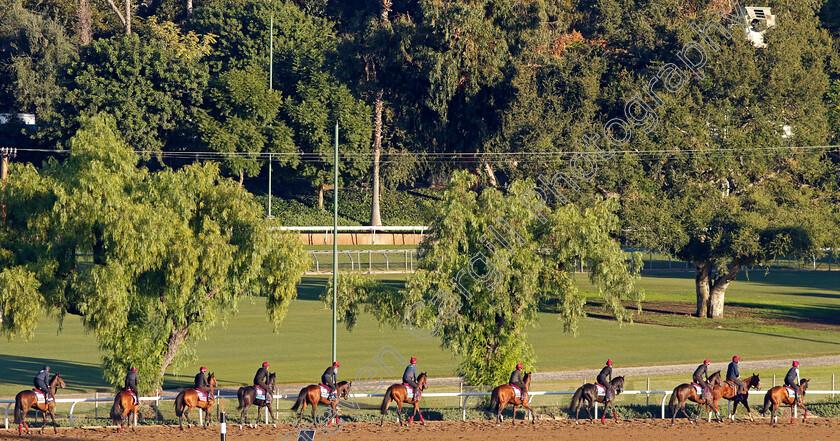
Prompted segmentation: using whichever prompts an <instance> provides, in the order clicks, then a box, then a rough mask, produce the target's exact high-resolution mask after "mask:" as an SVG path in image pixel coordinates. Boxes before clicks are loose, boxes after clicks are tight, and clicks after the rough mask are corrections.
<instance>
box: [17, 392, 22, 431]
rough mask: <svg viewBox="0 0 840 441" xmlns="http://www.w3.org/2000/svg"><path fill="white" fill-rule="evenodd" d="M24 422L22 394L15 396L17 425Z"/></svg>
mask: <svg viewBox="0 0 840 441" xmlns="http://www.w3.org/2000/svg"><path fill="white" fill-rule="evenodd" d="M22 422H23V403H21V401H20V394H17V396H15V424H20V423H22Z"/></svg>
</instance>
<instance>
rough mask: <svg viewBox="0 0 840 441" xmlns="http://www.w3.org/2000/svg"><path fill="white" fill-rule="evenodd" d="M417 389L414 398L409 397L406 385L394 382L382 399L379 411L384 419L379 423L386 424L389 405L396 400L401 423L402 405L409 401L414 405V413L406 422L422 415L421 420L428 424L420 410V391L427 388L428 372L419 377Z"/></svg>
mask: <svg viewBox="0 0 840 441" xmlns="http://www.w3.org/2000/svg"><path fill="white" fill-rule="evenodd" d="M417 389H418V393H417V395H415V396H414V397H413V398H411V399H409V398H408V393H407V392H406V391H405V387H403V385H402V383H399V384H392V385H391V386H390V387H389V388H388V390H387V391H386V392H385V398H383V399H382V405H381V406H380V407H379V412H380V413H381V414H382V420H380V421H379V425H380V426H382V425H383V424H385V414H386V413H388V406H389V405H390V404H391V400H394V401H395V402H396V403H397V419H398V420H399V422H400V425H402V424H403V421H402V405H403V403H409V404H413V405H414V413H412V414H411V418H409V419H408V421H407V422H406V423H405V424H406V425H408V423H410V422H412V421H414V416H415V415H420V422H422V423H423V425H424V426H425V425H426V421H425V420H424V419H423V414H422V413H421V412H420V398H421V397H420V392H422V391H424V390H426V373H425V372H423V373H421V374H420V375H419V376H418V377H417Z"/></svg>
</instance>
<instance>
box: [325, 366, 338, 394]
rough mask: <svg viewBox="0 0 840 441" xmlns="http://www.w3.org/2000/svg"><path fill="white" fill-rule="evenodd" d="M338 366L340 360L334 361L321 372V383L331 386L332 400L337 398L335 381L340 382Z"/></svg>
mask: <svg viewBox="0 0 840 441" xmlns="http://www.w3.org/2000/svg"><path fill="white" fill-rule="evenodd" d="M338 366H339V365H338V362H337V361H334V362H333V364H332V366H330V367H328V368H327V370H325V371H324V373H323V374H321V383H323V384H324V386H327V387H329V388H330V400H334V399H335V398H336V397H335V392H336V388H335V383H337V382H338Z"/></svg>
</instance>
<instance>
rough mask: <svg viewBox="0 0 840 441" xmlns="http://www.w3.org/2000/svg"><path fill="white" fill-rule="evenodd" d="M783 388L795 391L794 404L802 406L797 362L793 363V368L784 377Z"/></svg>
mask: <svg viewBox="0 0 840 441" xmlns="http://www.w3.org/2000/svg"><path fill="white" fill-rule="evenodd" d="M785 386H789V387H790V388H791V389H793V390H794V391H796V402H797V403H798V404H802V389H801V388H800V387H799V362H798V361H794V362H793V367H791V368H790V370H789V371H788V373H787V375H785Z"/></svg>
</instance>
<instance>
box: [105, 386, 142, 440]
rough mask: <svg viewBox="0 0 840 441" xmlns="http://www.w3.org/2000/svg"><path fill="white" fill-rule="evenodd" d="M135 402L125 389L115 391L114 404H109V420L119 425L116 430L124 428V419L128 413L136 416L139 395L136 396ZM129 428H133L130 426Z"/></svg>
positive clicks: (138, 406) (138, 407)
mask: <svg viewBox="0 0 840 441" xmlns="http://www.w3.org/2000/svg"><path fill="white" fill-rule="evenodd" d="M137 398H138V399H137V403H136V404H135V403H134V396H132V395H131V392H129V391H127V390H121V391H119V392H117V395H116V396H115V397H114V405H113V406H111V421H112V422H113V423H114V425H119V428H118V429H117V432H120V431H122V430H123V429H125V421H126V419H127V418H128V416H129V415H131V414H134V416H135V417H136V416H137V410H138V409H140V397H137ZM131 430H134V427H133V426H132V428H131Z"/></svg>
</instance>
